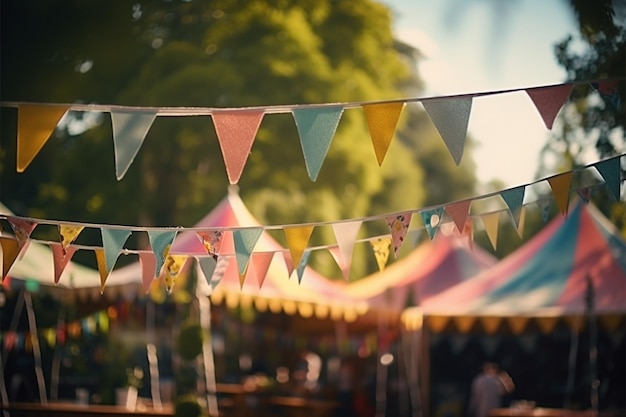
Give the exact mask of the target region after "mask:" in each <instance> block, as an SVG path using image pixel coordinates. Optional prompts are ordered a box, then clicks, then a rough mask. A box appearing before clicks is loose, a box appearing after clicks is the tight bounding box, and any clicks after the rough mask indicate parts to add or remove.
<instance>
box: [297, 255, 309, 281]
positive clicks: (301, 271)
mask: <svg viewBox="0 0 626 417" xmlns="http://www.w3.org/2000/svg"><path fill="white" fill-rule="evenodd" d="M309 256H311V251H310V250H308V249H307V250H305V251H304V253H303V254H302V257H301V258H300V262H299V263H298V268H296V274H298V284H302V276H303V275H304V269H305V268H306V264H307V263H308V262H309Z"/></svg>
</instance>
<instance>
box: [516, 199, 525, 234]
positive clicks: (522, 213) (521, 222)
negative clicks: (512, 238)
mask: <svg viewBox="0 0 626 417" xmlns="http://www.w3.org/2000/svg"><path fill="white" fill-rule="evenodd" d="M525 224H526V207H523V206H522V209H521V210H520V219H519V224H518V225H517V234H518V235H519V237H520V238H523V237H524V226H525Z"/></svg>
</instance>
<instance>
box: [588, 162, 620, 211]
mask: <svg viewBox="0 0 626 417" xmlns="http://www.w3.org/2000/svg"><path fill="white" fill-rule="evenodd" d="M619 160H620V158H611V159H606V160H604V161H600V162H596V163H595V164H594V166H595V167H596V169H597V170H598V172H599V173H600V175H602V178H604V181H605V182H606V186H607V187H608V188H609V190H610V191H611V193H612V194H613V196H615V198H616V199H617V201H619V195H620V190H619V188H620V178H619V177H620V172H621V167H620V161H619Z"/></svg>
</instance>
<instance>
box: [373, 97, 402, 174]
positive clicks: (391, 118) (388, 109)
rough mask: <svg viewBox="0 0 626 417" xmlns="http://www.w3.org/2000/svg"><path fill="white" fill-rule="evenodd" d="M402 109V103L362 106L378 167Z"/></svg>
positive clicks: (385, 152)
mask: <svg viewBox="0 0 626 417" xmlns="http://www.w3.org/2000/svg"><path fill="white" fill-rule="evenodd" d="M403 108H404V103H377V104H366V105H364V106H363V112H364V113H365V119H366V120H367V127H368V129H369V132H370V136H371V138H372V144H373V145H374V153H375V154H376V160H377V161H378V165H379V166H380V165H382V164H383V160H384V159H385V155H387V150H388V149H389V145H390V144H391V139H393V135H394V133H395V132H396V126H397V125H398V120H399V119H400V114H401V113H402V109H403Z"/></svg>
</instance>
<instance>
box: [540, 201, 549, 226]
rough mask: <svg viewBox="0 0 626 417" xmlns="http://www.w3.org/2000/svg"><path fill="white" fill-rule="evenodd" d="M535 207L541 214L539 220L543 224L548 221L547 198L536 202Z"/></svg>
mask: <svg viewBox="0 0 626 417" xmlns="http://www.w3.org/2000/svg"><path fill="white" fill-rule="evenodd" d="M537 207H538V208H539V211H540V212H541V218H542V219H543V222H544V223H547V222H548V220H550V200H549V199H547V198H543V199H541V200H537Z"/></svg>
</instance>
